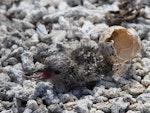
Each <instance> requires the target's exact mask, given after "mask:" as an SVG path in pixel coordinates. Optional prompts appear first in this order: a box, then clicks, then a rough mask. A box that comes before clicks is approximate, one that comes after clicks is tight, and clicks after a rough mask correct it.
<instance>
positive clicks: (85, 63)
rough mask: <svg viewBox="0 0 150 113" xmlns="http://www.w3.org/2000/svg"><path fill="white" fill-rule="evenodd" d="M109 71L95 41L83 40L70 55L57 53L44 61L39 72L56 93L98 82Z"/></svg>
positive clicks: (109, 68)
mask: <svg viewBox="0 0 150 113" xmlns="http://www.w3.org/2000/svg"><path fill="white" fill-rule="evenodd" d="M109 70H111V65H110V64H108V63H107V62H105V60H104V59H103V56H102V54H101V52H100V49H99V46H98V45H97V43H96V42H95V41H92V40H90V39H88V38H84V39H82V40H81V41H80V42H79V46H78V47H77V48H76V49H75V50H73V51H71V52H70V53H66V52H59V53H57V54H55V55H51V56H49V57H47V58H46V60H45V67H44V69H42V70H41V72H43V74H42V76H41V77H43V78H46V77H49V78H50V79H51V81H52V83H53V84H54V87H55V89H56V90H57V91H58V92H65V91H68V90H70V89H72V88H74V87H79V86H84V85H86V84H89V83H91V82H95V81H99V80H101V78H102V77H103V75H104V74H106V73H107V72H109Z"/></svg>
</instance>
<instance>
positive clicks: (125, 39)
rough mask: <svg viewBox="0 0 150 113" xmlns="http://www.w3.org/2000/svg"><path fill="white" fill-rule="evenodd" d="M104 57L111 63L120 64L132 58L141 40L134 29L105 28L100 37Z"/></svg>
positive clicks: (138, 48) (138, 49)
mask: <svg viewBox="0 0 150 113" xmlns="http://www.w3.org/2000/svg"><path fill="white" fill-rule="evenodd" d="M99 43H100V45H101V51H102V53H103V55H104V57H106V58H107V60H109V61H110V62H111V63H113V64H120V63H124V62H127V61H129V60H130V59H132V58H133V57H134V56H135V55H136V53H138V52H139V51H140V49H141V41H140V38H139V35H138V33H137V32H136V31H135V30H134V29H126V28H124V27H121V26H112V27H109V28H108V29H106V30H105V31H104V32H103V33H102V35H101V37H100V39H99Z"/></svg>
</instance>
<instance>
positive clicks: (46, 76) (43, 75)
mask: <svg viewBox="0 0 150 113" xmlns="http://www.w3.org/2000/svg"><path fill="white" fill-rule="evenodd" d="M41 77H42V78H51V77H52V74H51V73H45V72H44V73H43V74H42V75H41Z"/></svg>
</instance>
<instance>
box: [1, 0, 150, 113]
mask: <svg viewBox="0 0 150 113" xmlns="http://www.w3.org/2000/svg"><path fill="white" fill-rule="evenodd" d="M112 25H120V26H124V27H126V28H134V29H135V30H136V31H137V32H138V33H139V36H140V38H141V42H142V49H141V52H140V53H139V54H137V56H136V57H135V58H133V59H132V61H131V62H132V67H131V69H130V70H129V72H128V73H127V74H125V75H124V76H123V77H122V81H121V82H120V83H117V82H114V81H113V80H112V78H111V76H109V77H108V78H106V79H102V80H100V81H99V82H98V83H97V84H96V85H94V86H93V87H92V88H91V87H90V88H89V87H80V88H77V89H73V90H71V91H68V92H65V93H58V92H56V91H55V89H54V88H53V84H52V83H51V82H50V81H44V80H38V81H37V80H34V79H27V78H26V77H25V76H26V73H30V72H33V70H37V69H40V68H41V67H43V63H44V59H45V58H46V57H47V56H49V55H50V54H51V53H53V52H55V51H58V48H59V47H60V46H61V45H64V46H65V47H68V48H74V46H76V44H78V43H79V41H80V40H81V39H82V38H85V37H88V38H90V39H92V40H93V41H95V42H96V43H97V42H98V40H99V37H100V36H101V33H102V32H103V31H104V30H105V29H107V28H108V27H109V26H112ZM149 31H150V2H149V1H148V0H132V1H131V0H127V1H124V0H1V1H0V112H1V113H150V86H149V85H150V32H149ZM70 43H71V45H72V47H70V45H69V44H70ZM72 43H73V44H74V46H73V44H72ZM60 87H61V86H60Z"/></svg>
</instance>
